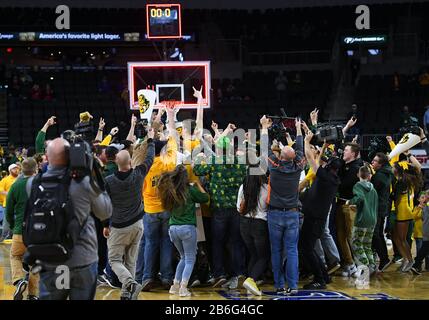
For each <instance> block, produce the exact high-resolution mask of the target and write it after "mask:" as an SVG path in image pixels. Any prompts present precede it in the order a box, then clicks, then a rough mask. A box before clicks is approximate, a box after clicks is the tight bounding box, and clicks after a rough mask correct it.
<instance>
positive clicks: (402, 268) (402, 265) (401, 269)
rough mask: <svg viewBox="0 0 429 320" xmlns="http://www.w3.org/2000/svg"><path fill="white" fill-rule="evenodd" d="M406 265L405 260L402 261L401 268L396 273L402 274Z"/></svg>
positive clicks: (406, 261)
mask: <svg viewBox="0 0 429 320" xmlns="http://www.w3.org/2000/svg"><path fill="white" fill-rule="evenodd" d="M407 265H408V260H407V259H402V263H401V266H400V267H399V268H398V271H401V272H404V268H405V267H406V266H407Z"/></svg>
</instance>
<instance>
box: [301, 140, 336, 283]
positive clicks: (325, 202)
mask: <svg viewBox="0 0 429 320" xmlns="http://www.w3.org/2000/svg"><path fill="white" fill-rule="evenodd" d="M312 138H313V134H312V133H311V131H309V132H308V133H307V135H306V136H305V156H306V158H307V161H308V164H309V165H310V167H311V168H312V169H313V171H314V172H315V173H316V179H315V180H314V182H313V184H312V185H311V187H310V189H309V190H308V191H307V194H306V195H305V198H304V201H303V207H302V212H303V213H304V223H303V226H302V229H301V237H300V239H299V241H300V250H301V252H302V257H303V260H304V263H305V265H306V266H308V268H309V269H310V270H311V272H312V273H313V275H314V279H313V281H312V282H311V283H309V284H306V285H304V289H306V290H320V289H326V283H327V282H329V276H328V272H327V270H326V268H325V265H324V263H323V261H322V260H321V258H320V256H319V255H318V254H317V252H316V250H315V244H316V240H317V239H320V237H321V236H322V234H323V231H324V229H325V225H326V220H327V218H328V214H329V211H330V208H331V205H332V202H333V201H334V198H335V194H336V193H337V189H338V185H339V184H340V180H339V178H338V169H339V168H340V167H341V164H342V163H341V160H340V159H339V158H331V159H329V161H328V163H327V164H326V165H325V166H323V167H322V166H320V165H319V163H318V161H317V160H316V159H315V158H314V154H313V152H312V151H311V149H310V141H311V139H312Z"/></svg>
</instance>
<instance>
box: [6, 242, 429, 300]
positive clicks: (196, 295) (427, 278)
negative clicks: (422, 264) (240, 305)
mask: <svg viewBox="0 0 429 320" xmlns="http://www.w3.org/2000/svg"><path fill="white" fill-rule="evenodd" d="M9 250H10V245H7V244H0V299H1V300H12V296H13V293H14V291H15V287H14V286H13V285H12V283H11V274H10V262H9ZM398 266H399V265H397V264H392V265H391V266H390V267H389V268H388V270H387V271H386V272H384V273H382V274H380V275H378V276H376V277H374V278H371V287H370V289H368V290H358V289H356V287H355V285H354V278H353V279H352V278H343V277H333V282H332V283H331V284H329V285H328V289H327V290H323V291H308V290H302V291H301V290H300V291H299V294H298V296H297V297H292V298H290V297H282V296H277V295H276V294H275V293H274V292H273V287H272V285H264V286H262V290H263V291H264V294H263V295H262V296H261V297H254V296H252V295H247V293H246V290H244V289H241V290H229V291H228V290H224V289H213V288H210V287H209V288H195V289H191V291H192V293H193V295H192V297H187V298H180V297H178V296H172V295H170V294H169V293H168V292H167V291H165V290H162V289H155V290H153V291H152V292H142V293H140V296H139V300H228V299H234V300H237V299H243V300H249V299H255V300H273V299H277V300H289V299H291V300H309V299H311V300H326V299H329V300H332V299H335V300H350V299H362V300H375V299H382V300H384V299H429V272H423V274H422V275H420V276H415V275H412V274H411V272H410V273H408V274H404V273H400V272H397V271H396V269H397V268H398ZM303 284H304V283H300V287H302V285H303ZM119 296H120V290H119V289H111V288H110V287H105V286H100V287H98V288H97V295H96V299H97V300H119Z"/></svg>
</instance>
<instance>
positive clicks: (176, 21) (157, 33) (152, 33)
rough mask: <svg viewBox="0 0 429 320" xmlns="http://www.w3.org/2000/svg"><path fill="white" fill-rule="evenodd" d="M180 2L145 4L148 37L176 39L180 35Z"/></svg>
mask: <svg viewBox="0 0 429 320" xmlns="http://www.w3.org/2000/svg"><path fill="white" fill-rule="evenodd" d="M180 9H181V8H180V4H147V5H146V25H147V37H148V39H178V38H181V37H182V19H181V12H180Z"/></svg>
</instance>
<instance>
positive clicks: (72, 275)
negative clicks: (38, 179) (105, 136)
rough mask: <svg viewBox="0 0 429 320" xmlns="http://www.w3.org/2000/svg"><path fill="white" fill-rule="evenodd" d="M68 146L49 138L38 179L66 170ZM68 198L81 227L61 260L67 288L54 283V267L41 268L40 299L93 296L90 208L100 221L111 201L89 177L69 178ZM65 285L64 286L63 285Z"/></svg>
mask: <svg viewBox="0 0 429 320" xmlns="http://www.w3.org/2000/svg"><path fill="white" fill-rule="evenodd" d="M69 148H70V144H69V142H68V141H66V140H65V139H62V138H56V139H54V140H52V141H51V142H50V143H49V144H48V146H47V156H48V163H49V165H48V170H47V172H46V173H44V174H43V176H42V178H61V177H63V176H64V175H65V174H67V172H68V168H67V167H68V165H69V154H68V152H67V150H68V149H69ZM68 192H69V199H70V201H71V203H72V207H73V213H74V215H75V217H76V218H77V220H78V222H79V225H80V226H81V230H80V232H79V235H78V238H77V241H75V243H74V247H73V252H72V255H71V257H70V258H69V259H68V260H67V261H66V262H65V263H63V264H64V265H65V266H67V267H68V271H69V274H68V277H67V278H66V279H65V281H66V283H67V284H68V289H67V288H64V289H62V288H58V287H57V286H56V283H57V279H58V277H60V276H62V274H61V273H57V272H56V271H57V270H56V269H55V268H54V269H51V268H45V269H44V270H43V271H42V272H41V274H40V299H43V300H66V299H67V298H69V299H70V300H91V299H94V296H95V289H96V284H97V264H98V262H97V259H98V258H97V235H96V231H95V226H94V220H93V219H92V217H91V216H90V212H91V211H92V212H93V213H94V214H95V216H96V217H97V218H99V219H100V220H102V221H103V220H106V219H108V218H110V216H111V215H112V204H111V201H110V198H109V196H108V194H107V193H106V192H101V193H99V192H96V191H95V190H94V189H93V187H92V186H91V184H90V177H89V176H85V177H84V178H83V179H82V180H80V181H76V180H74V179H73V180H72V181H71V182H70V186H69V191H68ZM65 287H67V286H65Z"/></svg>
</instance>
